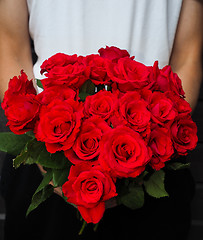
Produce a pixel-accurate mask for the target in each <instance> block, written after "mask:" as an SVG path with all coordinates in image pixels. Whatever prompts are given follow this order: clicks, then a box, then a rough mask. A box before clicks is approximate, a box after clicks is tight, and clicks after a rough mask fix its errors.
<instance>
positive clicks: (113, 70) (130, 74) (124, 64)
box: [107, 58, 151, 92]
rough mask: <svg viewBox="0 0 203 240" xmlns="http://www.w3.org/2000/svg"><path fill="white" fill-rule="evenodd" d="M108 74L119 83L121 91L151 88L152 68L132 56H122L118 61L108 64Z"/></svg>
mask: <svg viewBox="0 0 203 240" xmlns="http://www.w3.org/2000/svg"><path fill="white" fill-rule="evenodd" d="M107 74H108V76H109V77H110V79H111V80H112V81H113V82H115V83H117V87H118V89H119V90H120V91H121V92H127V91H134V90H138V89H142V88H144V87H146V88H150V85H151V82H150V78H149V75H150V70H149V69H148V68H147V67H146V66H145V65H144V64H142V63H140V62H137V61H134V60H132V59H130V58H121V59H119V60H118V63H113V62H109V63H108V64H107Z"/></svg>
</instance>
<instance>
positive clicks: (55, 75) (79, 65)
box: [42, 56, 90, 89]
mask: <svg viewBox="0 0 203 240" xmlns="http://www.w3.org/2000/svg"><path fill="white" fill-rule="evenodd" d="M89 74H90V67H89V66H86V64H85V61H84V58H83V57H82V56H80V57H78V58H77V61H76V62H73V63H69V64H67V65H65V66H58V65H57V66H54V67H53V68H51V69H50V70H49V71H48V72H47V73H45V76H46V77H47V78H45V79H43V80H42V84H43V87H44V88H48V87H51V86H54V85H66V86H69V87H71V88H74V89H78V88H80V87H81V86H82V85H83V83H84V82H85V81H86V80H87V79H88V78H89Z"/></svg>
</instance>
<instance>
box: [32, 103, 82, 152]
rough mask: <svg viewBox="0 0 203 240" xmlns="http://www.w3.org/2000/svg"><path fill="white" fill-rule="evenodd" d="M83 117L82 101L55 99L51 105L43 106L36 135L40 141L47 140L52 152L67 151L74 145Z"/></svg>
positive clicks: (48, 147) (48, 149)
mask: <svg viewBox="0 0 203 240" xmlns="http://www.w3.org/2000/svg"><path fill="white" fill-rule="evenodd" d="M82 117H83V104H82V103H79V102H77V101H74V100H73V99H68V100H66V101H61V100H60V99H55V100H53V101H52V102H51V103H50V104H49V105H47V106H42V108H41V111H40V116H39V121H38V123H37V125H36V128H35V137H36V139H37V140H38V141H42V142H45V144H46V148H47V151H48V152H50V153H55V152H56V151H61V150H64V151H65V150H67V149H69V148H71V147H72V146H73V144H74V141H75V139H76V136H77V134H78V132H79V130H80V125H81V118H82Z"/></svg>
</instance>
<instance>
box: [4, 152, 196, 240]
mask: <svg viewBox="0 0 203 240" xmlns="http://www.w3.org/2000/svg"><path fill="white" fill-rule="evenodd" d="M41 179H42V176H41V173H40V172H39V170H38V168H37V166H35V165H32V166H21V167H20V168H18V169H17V170H14V169H13V167H12V156H9V155H7V157H6V160H5V163H4V166H3V171H2V178H1V192H2V195H3V197H4V199H5V204H6V220H5V233H4V235H5V240H13V239H15V240H17V239H21V240H22V239H28V240H34V239H35V240H52V239H54V240H56V239H57V240H58V239H67V240H68V239H70V240H77V239H85V240H91V239H94V240H97V239H105V240H106V239H116V240H120V239H122V240H125V239H141V240H145V239H147V240H153V239H156V240H168V239H170V240H175V239H178V240H186V239H187V234H188V231H189V229H190V202H191V199H192V197H193V195H194V181H193V178H192V176H191V174H190V171H189V170H188V169H184V170H178V171H168V172H167V173H166V179H165V185H166V190H167V192H168V193H169V195H170V197H169V198H162V199H154V198H151V197H149V196H147V195H146V196H145V197H146V199H145V205H144V207H143V208H141V209H139V210H135V211H132V210H130V209H128V208H126V207H124V206H118V207H115V208H112V209H108V210H106V212H105V214H104V217H103V219H102V220H101V222H100V223H99V226H98V229H97V231H96V232H94V231H93V226H92V225H91V224H88V226H87V227H86V229H85V231H84V233H83V235H82V236H78V232H79V230H80V228H81V225H82V223H81V222H80V220H79V218H78V214H77V210H76V209H75V208H74V207H72V206H71V205H69V204H67V203H66V202H65V201H64V200H63V199H62V198H60V197H59V196H57V195H55V194H54V195H53V196H52V197H50V198H49V199H48V200H47V201H45V202H44V203H42V204H41V205H40V206H39V207H38V208H37V209H36V210H34V211H33V212H31V213H30V215H29V216H28V217H27V218H26V217H25V213H26V210H27V208H28V206H29V204H30V201H31V197H32V194H33V193H34V192H35V190H36V188H37V187H38V185H39V183H40V181H41ZM132 236H133V237H132Z"/></svg>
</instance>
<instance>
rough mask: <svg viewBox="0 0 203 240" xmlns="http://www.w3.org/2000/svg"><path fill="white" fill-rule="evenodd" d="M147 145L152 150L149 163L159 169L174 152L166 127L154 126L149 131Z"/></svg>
mask: <svg viewBox="0 0 203 240" xmlns="http://www.w3.org/2000/svg"><path fill="white" fill-rule="evenodd" d="M149 146H150V148H151V150H152V159H151V160H150V165H151V166H152V167H153V168H154V169H156V170H160V169H161V168H163V167H164V166H165V162H166V161H168V160H170V157H171V156H172V154H173V153H174V148H173V143H172V140H171V137H170V134H169V131H168V129H165V128H155V129H154V130H153V131H152V132H151V136H150V141H149Z"/></svg>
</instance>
